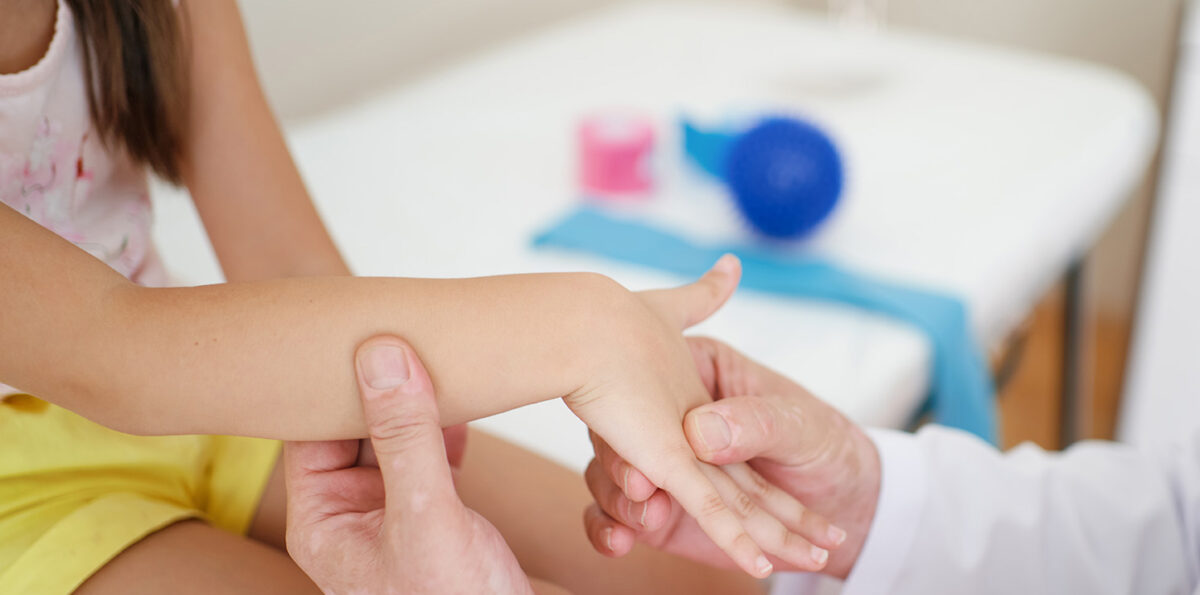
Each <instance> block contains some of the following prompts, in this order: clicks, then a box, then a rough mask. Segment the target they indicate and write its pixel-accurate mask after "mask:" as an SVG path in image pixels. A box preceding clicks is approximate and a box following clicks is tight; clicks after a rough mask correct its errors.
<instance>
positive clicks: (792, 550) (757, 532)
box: [705, 466, 829, 572]
mask: <svg viewBox="0 0 1200 595" xmlns="http://www.w3.org/2000/svg"><path fill="white" fill-rule="evenodd" d="M705 473H706V475H707V476H708V479H709V481H711V482H712V484H713V485H714V486H715V487H716V488H717V491H718V492H719V493H720V494H721V497H722V498H723V499H724V500H725V501H726V502H728V503H729V509H730V510H731V511H733V513H734V514H735V515H737V517H738V518H739V519H740V521H741V524H742V526H743V527H745V529H746V532H747V533H748V534H749V535H750V537H751V538H752V539H754V541H755V543H757V544H758V545H759V546H761V547H762V548H763V549H764V550H766V551H767V552H768V553H770V554H771V555H773V556H775V557H777V558H779V559H781V560H784V561H786V562H788V563H790V564H792V565H794V566H795V568H796V569H798V570H804V571H810V572H815V571H818V570H821V569H822V568H824V567H825V563H826V562H827V561H828V560H829V551H828V550H826V549H824V548H819V547H817V546H815V545H813V544H812V543H810V542H809V541H808V540H807V539H805V538H804V537H802V536H800V535H798V534H796V533H793V532H792V531H791V530H789V529H788V528H787V527H786V526H784V524H783V523H781V522H780V521H779V519H777V518H775V517H773V516H771V515H770V513H768V512H767V511H766V510H765V509H763V508H762V507H761V506H759V505H757V504H756V503H755V502H754V500H753V499H752V498H751V497H750V496H749V495H748V494H746V493H745V492H743V491H741V489H739V488H738V486H737V484H736V483H734V481H733V479H732V478H730V477H729V475H727V474H726V473H725V472H724V471H722V470H721V469H720V468H718V467H711V466H710V467H708V468H707V469H705Z"/></svg>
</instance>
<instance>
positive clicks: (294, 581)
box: [76, 521, 319, 595]
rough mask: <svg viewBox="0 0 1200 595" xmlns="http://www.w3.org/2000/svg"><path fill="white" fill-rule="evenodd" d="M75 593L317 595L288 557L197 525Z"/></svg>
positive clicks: (137, 551) (155, 537) (116, 562)
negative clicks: (292, 594)
mask: <svg viewBox="0 0 1200 595" xmlns="http://www.w3.org/2000/svg"><path fill="white" fill-rule="evenodd" d="M76 592H77V593H82V594H86V595H96V594H107V593H113V594H117V593H120V594H122V595H126V594H137V593H147V594H149V593H181V594H188V593H196V594H205V595H207V594H209V593H246V594H258V593H265V594H270V593H281V594H282V593H318V592H319V591H318V590H317V588H316V586H314V585H313V584H312V582H310V581H309V580H308V577H307V576H305V574H304V572H303V571H301V570H300V568H299V567H298V566H296V564H295V563H293V562H292V560H291V558H289V557H288V556H287V554H286V553H283V552H281V551H279V550H276V549H274V548H271V547H268V546H265V545H263V544H261V543H258V542H256V541H254V540H251V539H247V538H245V537H241V536H238V535H233V534H232V533H229V532H227V531H222V530H220V529H216V528H213V527H210V526H208V525H205V524H203V523H201V522H198V521H184V522H180V523H176V524H174V525H171V526H169V527H167V528H166V529H163V530H162V531H159V532H157V533H154V534H151V535H150V536H148V537H146V538H145V539H143V540H141V541H139V542H138V543H137V544H135V545H133V546H131V547H129V548H127V549H126V550H125V551H123V552H121V553H120V554H119V555H118V556H117V557H116V558H113V560H112V561H111V562H109V563H108V564H107V565H105V566H104V567H103V568H101V569H100V570H99V571H97V572H96V573H95V574H93V575H92V576H91V577H90V578H88V580H87V581H86V582H84V583H83V585H82V586H80V588H79V590H78V591H76Z"/></svg>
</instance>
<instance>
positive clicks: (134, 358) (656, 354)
mask: <svg viewBox="0 0 1200 595" xmlns="http://www.w3.org/2000/svg"><path fill="white" fill-rule="evenodd" d="M0 271H3V272H4V276H3V281H2V282H0V378H2V379H3V381H4V382H7V383H10V384H13V385H15V386H18V387H20V388H21V389H23V390H27V391H30V392H32V393H33V394H35V395H38V396H41V397H43V398H45V399H47V400H49V401H51V402H54V403H57V404H60V405H63V406H64V407H67V408H69V409H72V410H76V411H78V412H80V413H82V414H83V415H86V416H89V417H92V418H93V419H96V420H98V421H100V422H101V423H104V424H106V425H110V426H113V427H116V428H117V429H122V430H125V431H131V432H141V433H186V432H203V433H228V434H245V435H254V436H267V437H274V438H285V439H300V440H304V439H324V438H348V437H361V436H363V435H364V432H365V428H364V424H363V420H362V413H361V409H360V407H359V405H358V403H357V401H356V397H355V395H354V390H355V382H354V379H353V376H352V366H351V362H352V359H351V358H352V354H353V352H354V348H355V346H356V345H357V344H358V343H359V342H361V341H362V340H364V339H366V338H367V337H369V336H372V335H375V334H379V333H387V334H395V335H400V336H403V337H405V338H406V339H408V341H409V342H410V343H412V344H413V345H414V346H415V348H416V349H418V350H419V351H420V353H421V356H422V359H423V360H424V361H425V363H426V366H427V368H428V369H429V370H430V372H431V374H432V376H433V379H434V382H435V384H436V385H437V389H438V393H439V395H440V397H439V406H440V407H441V408H442V410H443V412H444V415H445V417H444V418H443V421H444V422H445V423H447V424H453V423H456V422H459V421H463V420H465V419H468V418H472V417H479V416H482V415H486V414H489V413H495V412H498V411H503V410H505V409H511V408H513V407H516V406H519V405H522V404H526V403H531V402H534V401H540V400H545V399H550V398H554V397H558V396H564V398H565V400H566V402H567V404H568V405H570V406H571V408H572V409H573V410H574V411H575V413H576V414H577V415H579V417H580V418H581V419H583V421H584V422H586V423H587V424H588V425H589V426H590V427H592V429H593V430H594V431H595V432H596V433H597V434H599V435H600V436H601V437H603V438H604V439H605V440H606V441H607V442H608V443H609V444H610V445H612V447H613V449H614V450H615V451H616V452H617V453H618V454H619V455H620V456H621V457H622V458H624V459H626V460H628V461H629V462H630V463H631V464H633V465H634V466H635V467H637V468H638V469H639V470H641V471H642V472H643V473H644V474H645V475H646V477H647V478H649V479H650V480H651V481H652V482H654V484H655V485H657V486H659V487H662V488H663V489H665V490H666V491H668V492H669V493H671V494H672V495H673V496H675V497H676V499H677V500H678V501H679V502H680V504H681V505H682V506H683V508H684V509H685V510H687V511H688V512H689V513H691V514H692V515H694V516H696V518H697V520H698V522H699V524H700V526H701V527H702V528H703V529H704V530H705V532H706V533H708V534H709V535H710V536H711V537H712V539H713V542H714V543H716V544H718V545H719V546H720V547H721V548H722V549H723V550H724V551H726V552H728V553H729V555H730V557H731V558H733V559H734V560H735V561H737V562H738V565H739V566H741V567H742V568H743V569H745V570H746V571H748V572H751V573H753V574H755V575H757V576H763V575H765V574H766V573H767V572H769V565H768V564H767V560H766V558H764V557H762V550H761V549H759V546H758V545H757V544H759V543H761V544H762V545H763V546H765V547H766V548H767V549H768V551H771V552H772V553H775V554H776V555H779V556H781V557H784V558H792V557H795V556H798V555H801V554H800V552H801V551H803V555H805V556H807V552H808V545H807V542H806V541H804V540H803V539H802V538H800V537H799V536H798V535H795V534H793V533H791V532H790V531H788V530H787V529H786V528H785V527H784V525H782V524H781V523H780V522H779V521H778V520H777V519H776V518H774V517H772V515H771V514H769V513H767V512H766V511H765V510H763V509H762V508H759V507H757V506H755V505H754V504H753V502H754V500H753V499H752V498H750V497H747V496H746V495H745V494H744V493H743V491H742V490H743V489H750V488H749V487H739V485H737V482H735V481H734V480H733V479H731V478H730V477H729V476H728V475H726V474H725V472H723V471H722V470H720V469H718V468H716V467H711V466H707V465H704V464H701V463H700V462H699V461H697V460H696V459H695V457H694V456H693V455H692V453H691V449H690V448H689V447H688V444H687V441H686V439H685V438H684V436H683V431H682V419H683V415H684V413H685V412H686V411H687V410H688V409H690V408H691V407H693V406H695V405H698V404H700V403H703V402H705V401H706V400H707V399H708V395H707V393H706V392H705V391H704V387H703V386H702V385H701V383H700V380H699V377H698V375H697V372H696V369H695V366H694V364H693V363H692V358H691V355H690V353H689V351H688V348H687V346H686V344H684V342H683V339H682V337H681V335H680V331H681V330H682V328H683V327H684V326H686V324H687V323H689V322H695V321H696V320H698V319H700V318H703V317H704V316H705V315H706V314H707V313H709V312H711V311H712V310H714V309H715V305H714V302H715V304H719V303H720V302H722V301H724V299H725V298H726V297H727V296H728V293H729V292H730V291H732V283H729V282H724V283H722V282H721V281H720V278H722V277H726V278H728V277H730V276H732V277H735V278H736V276H737V271H736V265H734V263H733V262H732V261H730V262H728V264H727V265H726V266H725V270H724V271H721V270H717V272H716V273H714V274H711V275H709V276H708V277H709V279H708V281H703V282H702V283H700V284H698V285H694V286H687V287H685V288H681V289H678V290H668V291H660V292H651V293H648V294H641V295H635V294H632V293H630V292H628V291H626V290H625V289H624V288H622V287H620V286H619V285H617V284H616V283H613V282H612V281H610V280H608V279H606V278H604V277H600V276H597V275H518V276H509V277H489V278H480V279H463V280H418V279H360V278H346V277H343V278H327V277H322V278H301V279H284V280H276V281H262V282H254V283H243V284H227V285H214V286H207V287H198V288H179V289H152V288H143V287H138V286H136V285H133V284H132V283H130V282H129V281H127V280H126V279H124V278H123V277H121V276H120V275H118V274H117V273H115V272H114V271H112V269H110V268H108V267H107V266H106V265H104V264H103V263H101V262H100V261H98V260H96V259H94V258H92V257H91V256H89V255H88V254H86V253H85V252H83V251H82V250H79V249H78V248H77V247H75V246H73V245H71V244H70V243H68V242H66V241H65V240H63V239H62V238H59V237H58V236H56V235H54V234H53V233H52V232H50V231H48V230H46V229H44V228H42V227H41V226H39V225H37V224H36V223H34V222H33V221H30V220H29V219H27V218H25V217H24V216H23V215H20V214H19V213H17V212H16V211H13V210H12V209H11V208H8V207H7V206H4V207H0ZM713 277H715V279H714V278H713ZM720 288H726V289H725V290H724V291H720ZM739 494H740V496H739ZM734 503H736V514H735V512H734V511H731V510H730V508H729V506H730V504H734ZM775 514H779V513H778V512H775Z"/></svg>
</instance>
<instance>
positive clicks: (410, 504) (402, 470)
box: [355, 337, 461, 530]
mask: <svg viewBox="0 0 1200 595" xmlns="http://www.w3.org/2000/svg"><path fill="white" fill-rule="evenodd" d="M355 368H356V370H357V372H358V384H359V392H360V394H361V397H362V405H363V417H364V418H365V419H366V422H367V433H368V435H369V436H370V439H371V447H372V448H373V449H374V451H375V457H376V458H377V459H378V461H379V470H380V472H381V473H382V474H383V482H384V490H385V492H386V502H387V511H388V513H389V514H396V515H401V516H409V515H406V514H405V513H406V511H408V510H409V509H411V508H414V507H419V508H420V514H416V515H411V516H410V518H407V519H405V527H406V528H408V529H413V530H417V529H418V527H415V526H414V523H415V524H421V523H422V522H424V521H426V520H427V521H428V522H429V523H432V522H434V521H435V520H437V519H439V518H440V516H441V515H439V514H438V513H439V512H446V510H447V509H448V508H450V507H455V505H457V506H459V507H461V502H460V501H459V499H458V494H457V493H456V492H455V490H454V483H453V481H452V479H451V476H450V465H449V463H447V461H446V445H445V441H444V439H443V436H442V427H441V424H440V423H439V415H438V409H437V400H436V398H435V397H434V392H433V381H432V380H430V378H429V373H428V372H426V370H425V366H424V365H422V364H421V361H420V360H419V359H418V358H417V356H416V353H415V352H414V351H413V349H412V348H411V347H409V346H408V345H407V344H406V343H404V342H403V341H401V340H400V339H397V338H394V337H377V338H374V339H370V340H368V341H367V342H365V343H363V344H362V345H361V346H360V347H359V348H358V351H357V353H356V356H355ZM427 524H428V523H427Z"/></svg>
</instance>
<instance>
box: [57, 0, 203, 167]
mask: <svg viewBox="0 0 1200 595" xmlns="http://www.w3.org/2000/svg"><path fill="white" fill-rule="evenodd" d="M67 3H68V4H69V5H70V6H71V11H72V12H73V13H74V14H75V25H76V29H77V30H78V32H79V40H80V45H82V46H83V48H84V75H85V82H86V84H87V88H88V106H89V107H90V109H91V116H92V121H93V122H94V123H95V125H96V128H97V130H98V131H99V132H100V135H101V137H102V138H103V139H104V141H105V142H107V143H109V145H110V146H118V147H123V148H124V149H125V150H126V151H127V152H128V153H129V155H130V156H131V157H133V159H135V160H137V161H138V162H140V163H144V164H146V165H148V166H149V167H150V168H151V169H152V170H154V172H155V173H157V174H158V175H159V176H161V177H163V178H164V179H166V180H168V181H170V182H173V183H179V182H180V179H181V177H182V175H181V172H180V162H181V161H182V154H183V144H184V140H185V139H186V136H187V106H188V95H189V84H188V81H189V78H190V77H189V76H188V69H187V65H188V60H187V48H186V45H185V43H184V39H183V32H182V29H183V24H182V23H181V18H180V15H179V14H177V13H178V12H179V11H178V10H177V9H176V7H175V5H174V2H172V1H171V0H67Z"/></svg>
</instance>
